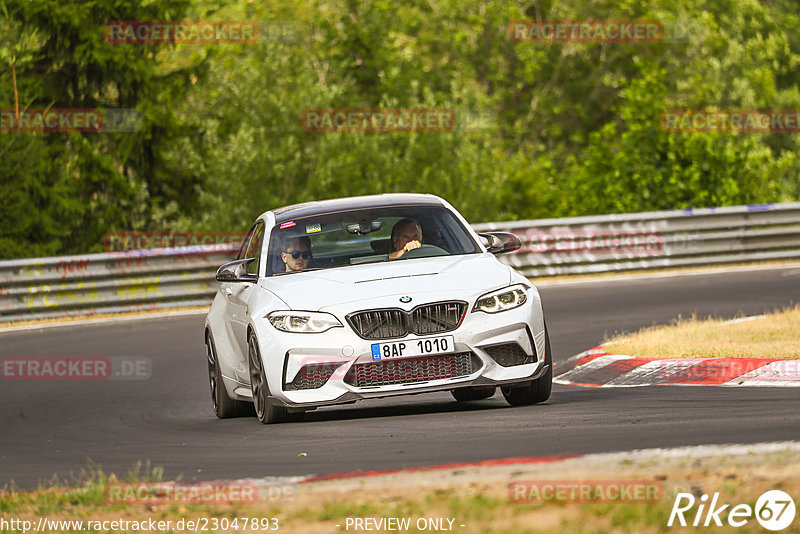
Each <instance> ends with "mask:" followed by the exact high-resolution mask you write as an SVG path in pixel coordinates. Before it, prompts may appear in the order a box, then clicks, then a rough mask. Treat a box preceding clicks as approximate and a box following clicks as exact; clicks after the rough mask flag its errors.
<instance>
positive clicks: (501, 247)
mask: <svg viewBox="0 0 800 534" xmlns="http://www.w3.org/2000/svg"><path fill="white" fill-rule="evenodd" d="M478 235H479V236H481V237H482V238H483V239H484V245H485V246H486V251H487V252H491V253H492V254H502V253H504V252H514V251H515V250H519V249H520V248H522V241H520V240H519V238H518V237H517V236H516V235H514V234H511V233H509V232H485V233H482V234H478Z"/></svg>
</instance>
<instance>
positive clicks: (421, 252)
mask: <svg viewBox="0 0 800 534" xmlns="http://www.w3.org/2000/svg"><path fill="white" fill-rule="evenodd" d="M431 256H447V251H446V250H444V249H442V248H439V247H437V246H436V245H422V246H421V247H419V248H412V249H411V250H408V251H406V252H405V254H403V255H402V256H401V258H409V259H413V258H428V257H431Z"/></svg>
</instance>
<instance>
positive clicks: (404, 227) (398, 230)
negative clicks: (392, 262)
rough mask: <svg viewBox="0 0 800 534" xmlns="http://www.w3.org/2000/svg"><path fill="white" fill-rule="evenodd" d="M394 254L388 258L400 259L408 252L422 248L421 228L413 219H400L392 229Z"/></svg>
mask: <svg viewBox="0 0 800 534" xmlns="http://www.w3.org/2000/svg"><path fill="white" fill-rule="evenodd" d="M392 245H393V246H394V252H392V253H391V254H389V258H391V259H397V258H402V257H403V254H405V253H406V252H408V251H409V250H413V249H415V248H419V247H421V246H422V227H421V226H420V225H419V223H418V222H417V221H415V220H414V219H402V220H400V221H398V222H397V223H395V225H394V226H393V227H392Z"/></svg>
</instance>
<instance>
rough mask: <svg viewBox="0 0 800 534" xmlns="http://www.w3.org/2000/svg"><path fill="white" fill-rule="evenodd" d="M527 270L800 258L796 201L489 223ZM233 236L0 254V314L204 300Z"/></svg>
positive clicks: (485, 227) (61, 313)
mask: <svg viewBox="0 0 800 534" xmlns="http://www.w3.org/2000/svg"><path fill="white" fill-rule="evenodd" d="M473 227H474V228H475V230H477V231H479V232H485V231H492V230H497V231H509V232H514V233H515V234H517V235H518V236H519V237H520V239H521V240H522V242H523V247H522V248H521V249H520V250H519V251H517V252H515V253H513V254H506V255H503V256H500V259H501V260H502V261H504V262H506V263H508V264H509V265H512V266H513V267H515V268H516V269H517V270H519V271H520V272H521V273H522V274H524V275H526V276H530V277H536V276H544V275H558V274H576V273H598V272H608V271H625V270H633V269H653V268H663V267H681V266H691V265H712V264H726V263H738V262H751V261H763V260H780V259H800V202H794V203H784V204H770V205H754V206H734V207H726V208H704V209H696V210H679V211H659V212H650V213H627V214H620V215H597V216H588V217H571V218H562V219H540V220H532V221H513V222H498V223H484V224H476V225H474V226H473ZM237 249H238V247H237V246H236V245H235V244H225V245H202V246H194V247H179V248H170V249H153V250H134V251H124V252H108V253H103V254H87V255H80V256H65V257H56V258H34V259H21V260H11V261H0V322H6V321H18V320H24V319H42V318H49V317H65V316H91V315H95V314H99V313H117V312H126V311H140V310H154V309H160V308H175V307H183V306H204V305H208V304H209V303H210V302H211V299H212V297H213V295H214V292H215V291H216V287H217V285H216V282H215V281H214V277H213V275H214V272H215V271H216V269H217V267H219V266H220V265H221V264H223V263H225V262H226V261H230V260H231V259H232V258H233V256H234V255H235V253H236V250H237Z"/></svg>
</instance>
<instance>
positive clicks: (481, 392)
mask: <svg viewBox="0 0 800 534" xmlns="http://www.w3.org/2000/svg"><path fill="white" fill-rule="evenodd" d="M496 392H497V388H496V387H495V386H473V387H468V388H458V389H454V390H452V391H451V392H450V393H452V394H453V398H454V399H456V400H457V401H458V402H465V401H474V400H481V399H488V398H489V397H491V396H493V395H494V394H495V393H496Z"/></svg>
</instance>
